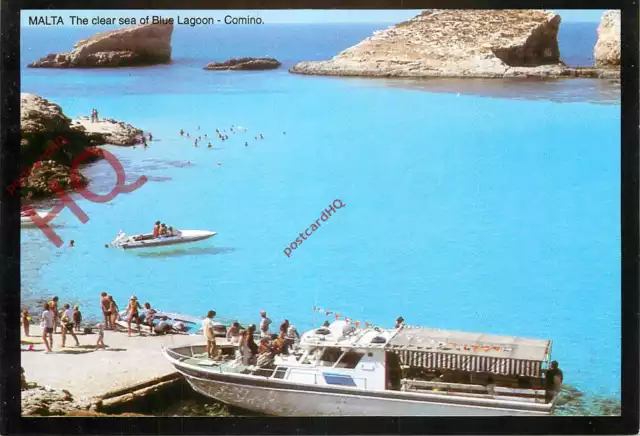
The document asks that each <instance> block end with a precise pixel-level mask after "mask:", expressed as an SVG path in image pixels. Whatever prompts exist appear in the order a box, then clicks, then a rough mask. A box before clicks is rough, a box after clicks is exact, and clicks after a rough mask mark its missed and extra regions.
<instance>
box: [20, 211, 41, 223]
mask: <svg viewBox="0 0 640 436" xmlns="http://www.w3.org/2000/svg"><path fill="white" fill-rule="evenodd" d="M36 215H38V216H39V217H40V218H42V219H45V218H46V217H47V214H46V213H44V212H36ZM36 226H37V224H36V223H35V222H34V221H33V220H32V219H31V217H30V216H29V215H26V214H20V227H36Z"/></svg>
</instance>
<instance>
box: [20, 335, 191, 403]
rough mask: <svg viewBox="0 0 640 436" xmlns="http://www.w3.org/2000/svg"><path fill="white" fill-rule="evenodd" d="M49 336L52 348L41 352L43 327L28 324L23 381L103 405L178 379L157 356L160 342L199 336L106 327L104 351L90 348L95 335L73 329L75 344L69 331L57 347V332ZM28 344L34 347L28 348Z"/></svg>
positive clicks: (174, 342)
mask: <svg viewBox="0 0 640 436" xmlns="http://www.w3.org/2000/svg"><path fill="white" fill-rule="evenodd" d="M59 331H60V329H59V328H58V333H57V334H54V335H53V352H52V353H50V354H45V352H44V351H45V347H44V343H43V342H42V329H41V328H40V326H37V325H32V326H31V328H30V332H29V333H30V335H29V337H26V336H25V335H24V332H22V336H21V350H22V351H21V366H22V367H23V368H24V371H25V376H26V379H27V382H29V383H34V382H35V383H37V384H38V385H40V386H48V387H51V388H53V389H66V390H68V391H69V392H70V393H71V394H72V395H73V396H74V397H77V398H86V399H100V400H102V402H103V403H104V404H107V403H109V402H116V401H120V402H123V401H126V399H127V397H128V396H129V397H130V396H132V394H131V393H132V392H134V393H136V392H137V395H140V394H141V392H152V391H154V390H156V389H157V388H158V387H159V386H162V385H164V384H167V383H170V382H172V381H173V380H175V379H177V378H178V374H177V373H176V371H175V369H174V368H173V367H172V366H171V365H170V364H169V363H168V361H167V360H166V359H165V358H164V356H163V355H162V351H161V347H162V346H163V345H164V346H177V345H189V344H194V345H195V344H202V343H203V340H204V337H203V336H199V335H177V334H173V335H162V336H155V335H150V334H149V333H148V330H147V331H145V332H144V336H139V335H138V334H137V333H136V334H134V335H133V336H131V337H129V336H127V333H126V331H121V330H120V331H111V330H105V332H104V343H105V345H106V347H107V348H106V350H102V349H101V350H97V351H96V349H95V345H96V341H97V338H98V335H97V334H96V332H95V329H94V333H92V334H78V333H76V335H77V336H78V340H79V341H80V346H75V341H74V339H73V338H72V337H70V336H69V335H68V336H67V340H66V344H65V345H66V347H65V348H61V345H62V340H61V335H60V333H59ZM31 345H33V347H32V348H33V350H32V351H28V349H29V347H30V346H31Z"/></svg>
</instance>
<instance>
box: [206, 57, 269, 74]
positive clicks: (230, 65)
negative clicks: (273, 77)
mask: <svg viewBox="0 0 640 436" xmlns="http://www.w3.org/2000/svg"><path fill="white" fill-rule="evenodd" d="M280 65H281V63H280V62H279V61H278V60H276V59H273V58H237V59H229V60H227V61H224V62H211V63H209V64H207V66H206V67H204V68H203V69H204V70H247V71H256V70H275V69H278V68H280Z"/></svg>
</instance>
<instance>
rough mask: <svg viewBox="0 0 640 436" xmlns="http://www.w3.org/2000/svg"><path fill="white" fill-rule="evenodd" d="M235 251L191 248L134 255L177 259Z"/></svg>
mask: <svg viewBox="0 0 640 436" xmlns="http://www.w3.org/2000/svg"><path fill="white" fill-rule="evenodd" d="M235 250H236V249H235V248H232V247H193V248H181V249H175V250H171V251H161V252H160V251H159V252H146V253H145V252H140V253H135V254H136V255H137V256H140V257H177V256H191V255H193V254H196V255H197V254H214V255H215V254H227V253H232V252H234V251H235Z"/></svg>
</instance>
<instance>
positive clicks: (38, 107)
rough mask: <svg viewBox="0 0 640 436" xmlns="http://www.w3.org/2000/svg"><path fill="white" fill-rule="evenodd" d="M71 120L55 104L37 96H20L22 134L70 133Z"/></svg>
mask: <svg viewBox="0 0 640 436" xmlns="http://www.w3.org/2000/svg"><path fill="white" fill-rule="evenodd" d="M70 127H71V119H69V118H68V117H66V116H65V115H64V113H62V109H61V108H60V106H58V105H57V104H55V103H52V102H50V101H49V100H45V99H44V98H42V97H40V96H37V95H35V94H27V93H24V92H23V93H21V94H20V130H21V131H22V133H34V132H43V131H48V132H61V133H64V132H65V131H68V130H69V129H70Z"/></svg>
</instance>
